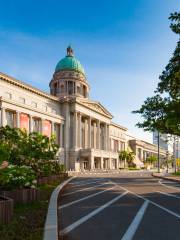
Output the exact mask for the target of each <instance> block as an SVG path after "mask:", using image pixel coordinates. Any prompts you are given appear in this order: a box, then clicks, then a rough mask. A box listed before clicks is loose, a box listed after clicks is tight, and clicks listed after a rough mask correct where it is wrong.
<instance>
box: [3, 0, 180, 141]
mask: <svg viewBox="0 0 180 240" xmlns="http://www.w3.org/2000/svg"><path fill="white" fill-rule="evenodd" d="M179 9H180V1H179V0H171V1H170V0H137V1H135V0H111V1H110V0H104V1H97V0H96V1H94V0H91V1H90V0H89V1H85V0H84V1H80V0H76V1H73V0H69V1H61V0H51V1H50V0H46V1H42V0H38V1H37V0H36V1H35V0H29V1H22V0H19V1H15V0H9V1H3V0H1V1H0V10H1V14H0V53H1V54H0V71H1V72H4V73H7V74H9V75H11V76H13V77H16V78H18V79H20V80H23V81H24V82H27V83H30V84H32V85H33V86H36V87H38V88H40V89H43V90H45V91H49V87H48V84H49V81H50V80H51V78H52V74H53V72H54V68H55V66H56V64H57V62H58V61H59V60H60V59H61V58H62V57H64V56H65V49H66V47H67V45H68V44H69V43H71V44H72V46H73V48H74V52H75V56H76V57H77V58H78V59H79V60H80V62H81V63H82V65H83V66H84V68H85V71H86V74H87V78H88V81H89V84H90V85H91V94H90V96H91V98H92V99H94V100H98V101H100V102H101V103H102V104H103V105H104V106H105V107H107V108H108V110H110V111H111V112H112V114H113V116H114V121H116V122H118V123H119V124H121V125H124V126H126V127H127V128H128V129H129V132H130V133H131V134H133V135H135V136H137V137H140V138H142V139H145V140H151V139H152V137H151V134H149V133H144V132H143V130H141V129H138V128H136V127H135V124H136V123H137V121H138V120H140V118H139V116H137V115H134V114H131V111H132V110H135V109H138V108H139V106H140V105H141V103H142V102H143V101H144V100H145V98H146V97H147V96H151V95H152V94H153V91H154V89H155V88H156V85H157V82H158V76H159V75H160V74H161V72H162V70H163V69H164V67H165V66H166V64H167V63H168V60H169V58H170V57H171V55H172V52H173V50H174V48H175V46H176V42H177V36H176V35H175V34H174V33H172V32H171V30H170V28H169V24H170V22H169V20H168V16H169V14H170V13H171V12H174V11H178V10H179Z"/></svg>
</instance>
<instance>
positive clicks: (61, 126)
mask: <svg viewBox="0 0 180 240" xmlns="http://www.w3.org/2000/svg"><path fill="white" fill-rule="evenodd" d="M63 136H64V133H63V123H61V124H60V147H64V143H63V141H64V139H63Z"/></svg>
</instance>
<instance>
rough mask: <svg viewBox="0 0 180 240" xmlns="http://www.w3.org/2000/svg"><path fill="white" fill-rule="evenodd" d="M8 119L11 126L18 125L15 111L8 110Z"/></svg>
mask: <svg viewBox="0 0 180 240" xmlns="http://www.w3.org/2000/svg"><path fill="white" fill-rule="evenodd" d="M6 121H7V125H8V126H9V127H12V128H13V127H15V126H16V114H15V113H14V112H13V111H6Z"/></svg>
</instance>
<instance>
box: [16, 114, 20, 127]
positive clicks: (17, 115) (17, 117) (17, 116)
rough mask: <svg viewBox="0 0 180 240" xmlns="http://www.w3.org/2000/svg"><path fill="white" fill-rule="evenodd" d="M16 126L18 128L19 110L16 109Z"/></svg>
mask: <svg viewBox="0 0 180 240" xmlns="http://www.w3.org/2000/svg"><path fill="white" fill-rule="evenodd" d="M16 127H17V128H20V112H18V111H16Z"/></svg>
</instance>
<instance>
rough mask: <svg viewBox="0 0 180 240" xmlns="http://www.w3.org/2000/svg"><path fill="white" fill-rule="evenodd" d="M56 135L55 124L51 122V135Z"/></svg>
mask: <svg viewBox="0 0 180 240" xmlns="http://www.w3.org/2000/svg"><path fill="white" fill-rule="evenodd" d="M53 134H54V122H53V121H51V135H53Z"/></svg>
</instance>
